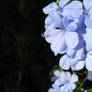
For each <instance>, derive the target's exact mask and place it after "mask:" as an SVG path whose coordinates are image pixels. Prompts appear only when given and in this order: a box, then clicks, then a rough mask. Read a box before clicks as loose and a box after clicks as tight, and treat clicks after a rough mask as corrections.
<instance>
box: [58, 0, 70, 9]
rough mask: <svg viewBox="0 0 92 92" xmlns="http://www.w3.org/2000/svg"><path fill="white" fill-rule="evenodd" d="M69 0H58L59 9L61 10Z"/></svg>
mask: <svg viewBox="0 0 92 92" xmlns="http://www.w3.org/2000/svg"><path fill="white" fill-rule="evenodd" d="M69 1H70V0H60V2H59V7H60V8H63V7H64V6H65V5H66V4H67V3H68V2H69Z"/></svg>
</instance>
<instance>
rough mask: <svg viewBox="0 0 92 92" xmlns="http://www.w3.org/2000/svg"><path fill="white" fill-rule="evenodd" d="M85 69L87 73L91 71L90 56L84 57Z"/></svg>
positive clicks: (91, 57) (91, 58)
mask: <svg viewBox="0 0 92 92" xmlns="http://www.w3.org/2000/svg"><path fill="white" fill-rule="evenodd" d="M86 68H87V70H88V71H92V55H91V54H89V53H88V54H87V57H86Z"/></svg>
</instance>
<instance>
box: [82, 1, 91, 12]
mask: <svg viewBox="0 0 92 92" xmlns="http://www.w3.org/2000/svg"><path fill="white" fill-rule="evenodd" d="M83 4H84V7H85V9H86V10H87V11H88V10H89V9H91V8H92V3H90V0H83Z"/></svg>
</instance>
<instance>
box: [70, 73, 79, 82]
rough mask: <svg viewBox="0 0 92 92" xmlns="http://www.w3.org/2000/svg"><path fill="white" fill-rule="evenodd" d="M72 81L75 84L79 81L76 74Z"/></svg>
mask: <svg viewBox="0 0 92 92" xmlns="http://www.w3.org/2000/svg"><path fill="white" fill-rule="evenodd" d="M70 81H71V82H73V83H75V82H77V81H78V76H77V75H76V74H73V75H72V77H71V79H70Z"/></svg>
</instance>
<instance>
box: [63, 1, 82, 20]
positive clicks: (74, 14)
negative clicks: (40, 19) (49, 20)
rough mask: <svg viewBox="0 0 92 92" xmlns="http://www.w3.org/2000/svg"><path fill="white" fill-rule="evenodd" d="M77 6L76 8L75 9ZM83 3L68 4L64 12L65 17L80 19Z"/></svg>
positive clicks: (73, 2)
mask: <svg viewBox="0 0 92 92" xmlns="http://www.w3.org/2000/svg"><path fill="white" fill-rule="evenodd" d="M75 6H76V7H75ZM82 11H83V9H82V3H81V2H80V1H72V2H71V3H69V4H67V5H66V6H65V7H64V9H63V12H62V15H63V16H64V17H68V18H70V19H71V18H73V19H74V18H79V17H80V16H81V14H82Z"/></svg>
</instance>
